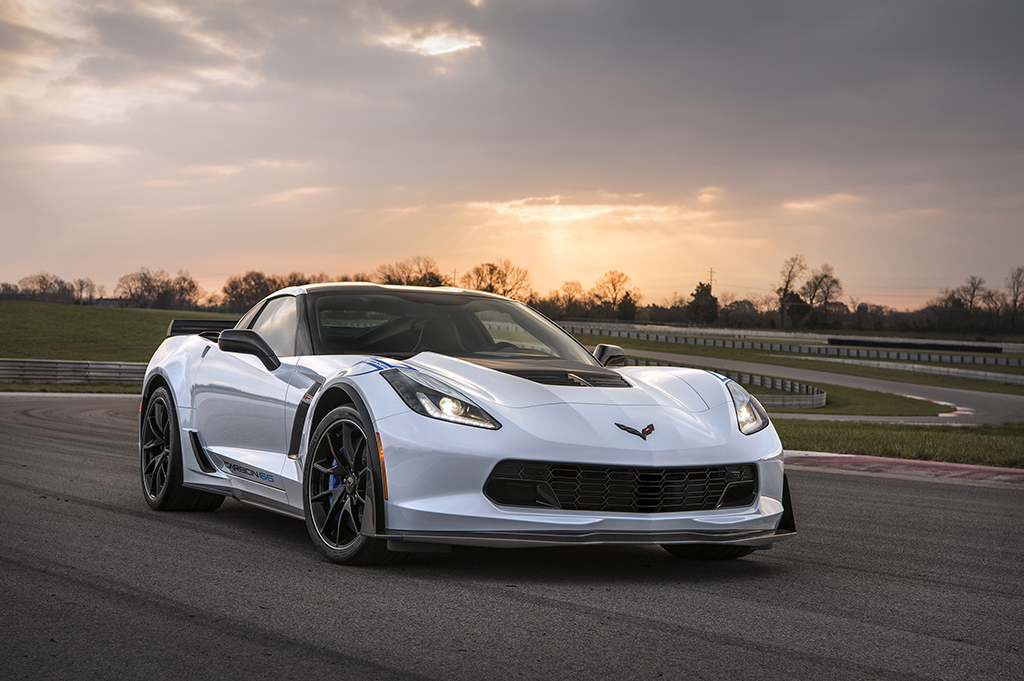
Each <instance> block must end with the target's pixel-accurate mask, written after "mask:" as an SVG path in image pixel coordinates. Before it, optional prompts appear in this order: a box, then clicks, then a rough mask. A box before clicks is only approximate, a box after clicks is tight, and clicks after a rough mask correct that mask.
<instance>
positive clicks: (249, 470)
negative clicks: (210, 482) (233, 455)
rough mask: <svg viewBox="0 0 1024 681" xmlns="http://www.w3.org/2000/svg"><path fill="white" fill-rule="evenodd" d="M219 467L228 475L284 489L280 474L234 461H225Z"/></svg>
mask: <svg viewBox="0 0 1024 681" xmlns="http://www.w3.org/2000/svg"><path fill="white" fill-rule="evenodd" d="M220 468H221V470H222V471H224V472H225V473H227V474H228V475H233V476H234V477H236V478H243V479H245V480H252V481H253V482H258V483H260V484H261V485H267V486H268V487H273V488H274V489H280V490H283V489H284V483H282V482H281V476H280V475H277V474H275V473H270V472H268V471H264V470H260V469H259V468H253V467H252V466H246V465H245V464H239V463H235V462H234V461H225V462H224V463H222V464H221V467H220Z"/></svg>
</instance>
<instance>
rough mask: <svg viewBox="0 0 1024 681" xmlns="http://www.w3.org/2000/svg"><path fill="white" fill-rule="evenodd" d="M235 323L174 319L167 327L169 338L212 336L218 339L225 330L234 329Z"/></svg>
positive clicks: (220, 320) (215, 320) (230, 321)
mask: <svg viewBox="0 0 1024 681" xmlns="http://www.w3.org/2000/svg"><path fill="white" fill-rule="evenodd" d="M235 323H236V322H234V321H233V320H231V319H172V320H171V323H170V324H169V325H168V326H167V337H168V338H170V337H171V336H194V335H200V336H203V335H206V334H210V335H212V336H213V337H214V338H216V337H217V335H218V334H220V332H221V331H223V330H224V329H232V328H234V326H235Z"/></svg>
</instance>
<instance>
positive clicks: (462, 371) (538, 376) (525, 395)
mask: <svg viewBox="0 0 1024 681" xmlns="http://www.w3.org/2000/svg"><path fill="white" fill-rule="evenodd" d="M405 363H406V364H408V365H409V366H411V367H414V368H416V369H420V370H422V371H428V372H430V373H432V374H434V375H436V376H438V377H439V378H441V379H443V380H445V381H447V382H448V383H450V384H452V385H453V386H454V387H457V388H458V389H460V390H462V391H464V392H465V393H466V394H467V395H469V396H471V397H473V398H475V399H479V400H481V401H483V402H487V403H491V404H494V405H498V406H501V407H504V408H512V409H522V408H528V407H538V406H545V405H552V404H577V405H607V406H617V407H646V408H652V407H663V408H668V409H679V410H682V411H684V412H687V413H691V414H697V413H701V412H705V411H707V410H709V409H712V408H714V407H717V406H719V405H721V404H723V403H724V402H726V401H727V400H728V399H729V397H728V393H727V391H726V389H725V386H724V382H723V381H724V379H722V378H721V377H719V376H717V374H712V373H710V372H707V371H701V370H696V369H684V368H678V367H623V368H621V369H617V370H613V369H608V368H605V367H597V366H592V365H587V364H583V363H580V362H568V361H561V360H555V361H552V360H530V359H526V360H511V361H508V360H506V361H490V360H483V361H469V360H465V359H460V358H457V357H449V356H447V355H438V354H434V353H430V352H425V353H421V354H419V355H416V356H415V357H413V358H411V359H409V360H406V362H405ZM559 373H561V374H562V375H565V374H569V375H571V376H577V377H579V378H580V379H581V381H582V382H583V383H586V382H593V383H598V384H600V385H583V384H582V383H581V384H576V383H573V384H570V385H553V384H551V382H552V381H559V382H571V381H564V380H561V381H560V379H559V378H558V377H557V376H556V374H559ZM609 375H610V376H614V377H616V378H609ZM618 379H621V387H601V385H605V384H616V383H618ZM542 381H543V382H542Z"/></svg>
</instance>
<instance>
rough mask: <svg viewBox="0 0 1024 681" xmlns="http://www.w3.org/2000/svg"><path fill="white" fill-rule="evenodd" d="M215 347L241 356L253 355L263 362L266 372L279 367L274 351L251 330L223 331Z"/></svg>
mask: <svg viewBox="0 0 1024 681" xmlns="http://www.w3.org/2000/svg"><path fill="white" fill-rule="evenodd" d="M217 347H219V348H220V349H221V350H223V351H224V352H237V353H239V354H242V355H255V356H256V358H257V359H259V360H260V361H261V362H263V366H265V367H267V370H268V371H274V370H275V369H277V368H278V367H279V366H281V360H279V359H278V358H277V355H276V354H274V349H273V348H271V347H270V346H269V345H267V341H265V340H263V338H262V337H261V336H260V335H259V334H258V333H256V332H255V331H253V330H252V329H225V330H223V331H221V332H220V338H218V339H217Z"/></svg>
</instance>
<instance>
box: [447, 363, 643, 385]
mask: <svg viewBox="0 0 1024 681" xmlns="http://www.w3.org/2000/svg"><path fill="white" fill-rule="evenodd" d="M459 359H463V360H465V361H467V362H472V363H473V364H476V365H478V366H482V367H487V368H488V369H493V370H495V371H500V372H501V373H503V374H509V375H511V376H516V377H518V378H525V379H526V380H527V381H533V382H534V383H540V384H542V385H563V386H568V387H570V388H632V387H633V386H632V385H630V383H629V382H627V381H626V379H624V378H623V377H622V374H620V373H618V372H616V371H612V370H611V369H606V368H605V367H602V366H596V365H594V364H584V363H583V362H574V361H572V360H567V359H554V358H550V359H539V358H525V357H524V358H516V359H497V358H493V357H480V356H476V357H460V358H459Z"/></svg>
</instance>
